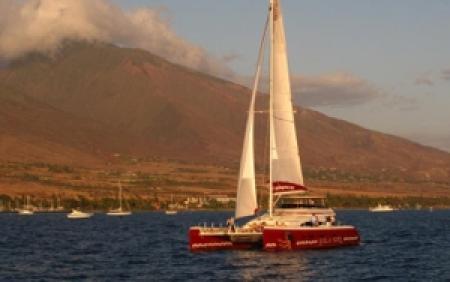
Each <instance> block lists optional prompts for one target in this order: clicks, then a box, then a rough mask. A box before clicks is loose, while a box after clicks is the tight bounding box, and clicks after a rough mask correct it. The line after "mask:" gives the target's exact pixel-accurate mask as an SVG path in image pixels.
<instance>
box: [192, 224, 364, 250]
mask: <svg viewBox="0 0 450 282" xmlns="http://www.w3.org/2000/svg"><path fill="white" fill-rule="evenodd" d="M359 242H360V236H359V233H358V231H357V230H356V228H354V227H353V226H331V227H309V228H308V227H298V228H286V227H265V228H264V230H263V235H262V242H232V241H231V239H230V237H229V236H228V235H227V234H217V235H211V234H208V235H202V234H201V228H200V227H192V228H191V229H190V230H189V247H190V249H191V251H212V250H239V249H254V248H261V247H263V249H264V250H266V251H282V250H299V249H325V248H336V247H345V246H355V245H359ZM261 243H262V244H261Z"/></svg>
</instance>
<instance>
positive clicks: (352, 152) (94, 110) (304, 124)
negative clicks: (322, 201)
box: [0, 42, 450, 183]
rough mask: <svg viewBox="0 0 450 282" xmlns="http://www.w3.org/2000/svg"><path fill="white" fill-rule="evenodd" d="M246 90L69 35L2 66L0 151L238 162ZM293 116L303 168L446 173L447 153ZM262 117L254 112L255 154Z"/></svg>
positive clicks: (46, 157)
mask: <svg viewBox="0 0 450 282" xmlns="http://www.w3.org/2000/svg"><path fill="white" fill-rule="evenodd" d="M249 97H250V90H249V89H247V88H245V87H243V86H240V85H236V84H233V83H231V82H228V81H224V80H221V79H217V78H214V77H211V76H209V75H207V74H203V73H199V72H196V71H193V70H191V69H188V68H185V67H182V66H179V65H175V64H172V63H170V62H168V61H166V60H164V59H162V58H159V57H157V56H155V55H152V54H150V53H148V52H146V51H143V50H139V49H127V48H119V47H116V46H112V45H108V44H100V43H96V44H87V43H74V42H71V43H68V44H66V45H65V47H64V48H62V49H61V51H60V52H59V53H58V54H57V55H54V56H53V57H46V56H43V55H38V54H31V55H28V56H26V57H24V58H21V59H20V60H16V61H14V62H11V63H10V64H9V65H8V66H7V67H6V68H3V69H0V103H1V105H2V106H1V107H0V128H1V129H2V130H1V131H0V138H1V139H0V154H1V155H0V158H1V159H3V160H15V161H23V162H27V161H46V162H60V163H75V164H78V165H85V166H89V165H102V164H104V162H105V159H107V158H108V157H109V156H111V155H112V154H115V153H120V154H124V155H130V156H135V157H139V158H155V157H157V158H164V159H175V160H183V161H187V162H190V163H209V164H216V165H225V166H234V167H236V166H237V164H238V161H239V156H240V152H241V146H242V138H243V132H244V126H245V119H246V111H247V108H248V102H249ZM261 100H262V102H261V103H260V105H259V107H262V105H263V104H264V98H263V99H261ZM296 119H297V130H298V133H299V144H300V152H301V159H302V163H303V166H304V169H305V170H306V171H309V172H311V173H317V172H320V171H342V172H351V173H354V174H361V175H377V177H380V179H385V178H387V179H389V175H395V176H396V177H402V178H403V179H405V180H408V181H409V180H411V181H429V180H432V181H439V182H447V183H448V182H449V181H450V154H449V153H447V152H444V151H440V150H437V149H434V148H430V147H427V146H422V145H419V144H416V143H413V142H410V141H408V140H406V139H402V138H398V137H395V136H391V135H386V134H382V133H379V132H374V131H370V130H367V129H364V128H361V127H359V126H357V125H354V124H351V123H348V122H345V121H342V120H338V119H334V118H330V117H327V116H325V115H323V114H321V113H319V112H316V111H312V110H309V109H305V108H298V109H297V114H296ZM266 124H267V122H266V121H265V116H264V115H260V116H258V117H257V125H256V131H257V133H256V134H257V136H256V140H257V149H256V151H257V155H258V157H257V158H258V160H259V162H260V163H263V155H264V151H263V149H262V148H263V147H264V145H265V144H267V142H266V135H267V134H266V132H265V128H266ZM383 175H385V177H384V176H383Z"/></svg>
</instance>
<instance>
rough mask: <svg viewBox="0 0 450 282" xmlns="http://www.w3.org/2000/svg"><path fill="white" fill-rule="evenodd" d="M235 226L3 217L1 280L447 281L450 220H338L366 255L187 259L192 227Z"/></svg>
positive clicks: (149, 218)
mask: <svg viewBox="0 0 450 282" xmlns="http://www.w3.org/2000/svg"><path fill="white" fill-rule="evenodd" d="M229 216H230V213H226V212H183V213H179V214H178V215H175V216H167V215H165V214H163V213H140V214H134V215H133V216H131V217H128V218H110V217H106V216H105V215H101V214H98V215H95V216H94V217H93V218H91V219H89V220H85V221H71V220H68V219H66V218H65V215H64V214H39V215H35V216H31V217H23V216H18V215H16V214H0V280H1V281H19V280H20V281H23V280H37V281H61V280H92V281H130V280H141V281H154V280H192V281H197V280H296V281H349V280H356V281H359V280H361V281H393V280H395V281H450V211H434V212H429V211H399V212H394V213H386V214H382V213H378V214H377V213H369V212H366V211H338V219H339V221H341V222H344V223H348V224H353V225H355V226H357V227H358V228H359V230H360V232H361V235H362V239H363V240H362V244H361V246H359V247H351V248H342V249H333V250H319V251H317V250H315V251H298V252H280V253H266V252H263V251H223V252H210V253H190V252H189V250H188V244H187V230H188V228H189V226H190V225H192V224H197V223H199V222H204V221H208V222H211V221H214V222H216V224H217V222H220V221H225V219H226V218H227V217H229Z"/></svg>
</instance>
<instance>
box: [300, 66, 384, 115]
mask: <svg viewBox="0 0 450 282" xmlns="http://www.w3.org/2000/svg"><path fill="white" fill-rule="evenodd" d="M291 83H292V93H293V97H294V100H295V101H296V102H297V103H299V104H300V105H304V106H309V107H319V106H354V105H359V104H363V103H366V102H369V101H371V100H373V99H376V98H380V97H382V96H383V94H382V92H381V91H380V90H379V89H378V88H376V87H374V86H373V85H371V84H370V83H369V82H368V81H366V80H364V79H362V78H359V77H357V76H354V75H352V74H348V73H343V72H338V73H334V74H326V75H320V76H298V75H297V76H295V75H294V76H292V78H291Z"/></svg>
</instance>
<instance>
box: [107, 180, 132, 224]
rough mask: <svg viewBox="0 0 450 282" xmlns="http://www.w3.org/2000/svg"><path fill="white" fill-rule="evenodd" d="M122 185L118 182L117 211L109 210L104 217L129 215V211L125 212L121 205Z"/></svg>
mask: <svg viewBox="0 0 450 282" xmlns="http://www.w3.org/2000/svg"><path fill="white" fill-rule="evenodd" d="M122 202H123V201H122V183H121V182H120V181H119V207H118V208H117V209H113V210H109V211H108V212H107V213H106V215H108V216H117V217H122V216H129V215H131V211H126V210H124V209H123V205H122Z"/></svg>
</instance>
